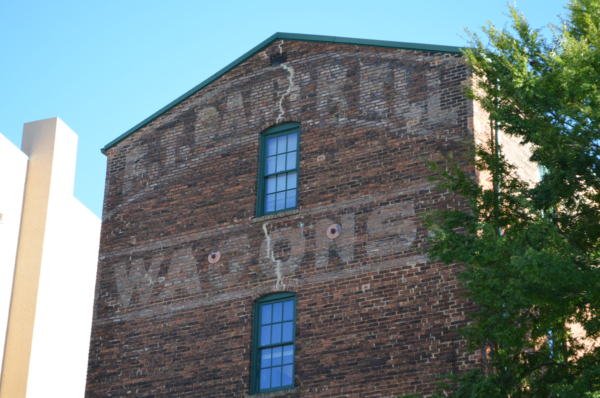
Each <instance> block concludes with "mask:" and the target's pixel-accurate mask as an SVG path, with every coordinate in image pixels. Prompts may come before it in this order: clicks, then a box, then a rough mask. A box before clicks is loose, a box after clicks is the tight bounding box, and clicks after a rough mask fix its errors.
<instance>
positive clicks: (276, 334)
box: [261, 322, 291, 344]
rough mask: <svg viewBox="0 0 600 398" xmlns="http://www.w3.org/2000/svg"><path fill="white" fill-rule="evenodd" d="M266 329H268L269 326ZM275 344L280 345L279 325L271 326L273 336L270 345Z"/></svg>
mask: <svg viewBox="0 0 600 398" xmlns="http://www.w3.org/2000/svg"><path fill="white" fill-rule="evenodd" d="M290 323H291V322H290ZM263 327H264V326H263ZM268 327H269V328H270V327H271V326H268ZM290 334H291V333H290ZM261 341H262V340H261ZM277 343H281V323H276V324H274V325H273V336H272V337H271V344H277Z"/></svg>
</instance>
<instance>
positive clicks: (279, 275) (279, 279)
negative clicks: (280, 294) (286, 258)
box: [263, 222, 285, 290]
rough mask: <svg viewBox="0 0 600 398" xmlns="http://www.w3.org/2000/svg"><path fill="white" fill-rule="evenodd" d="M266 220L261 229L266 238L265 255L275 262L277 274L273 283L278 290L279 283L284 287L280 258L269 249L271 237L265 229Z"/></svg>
mask: <svg viewBox="0 0 600 398" xmlns="http://www.w3.org/2000/svg"><path fill="white" fill-rule="evenodd" d="M268 225H269V223H268V222H266V223H264V224H263V231H265V239H267V256H266V258H268V259H269V260H271V261H273V262H274V263H275V274H277V282H276V283H275V290H279V285H281V286H283V289H282V290H284V289H285V284H284V283H283V274H282V273H281V260H276V259H275V251H271V237H270V236H269V231H267V226H268Z"/></svg>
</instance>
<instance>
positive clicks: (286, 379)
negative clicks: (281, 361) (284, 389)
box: [281, 365, 294, 386]
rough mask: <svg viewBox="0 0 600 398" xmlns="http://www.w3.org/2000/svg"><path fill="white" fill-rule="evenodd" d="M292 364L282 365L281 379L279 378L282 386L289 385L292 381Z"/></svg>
mask: <svg viewBox="0 0 600 398" xmlns="http://www.w3.org/2000/svg"><path fill="white" fill-rule="evenodd" d="M292 373H293V366H292V365H287V366H284V367H283V380H281V385H282V386H291V385H292V383H293V381H294V375H293V374H292Z"/></svg>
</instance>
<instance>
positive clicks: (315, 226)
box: [86, 33, 518, 398]
mask: <svg viewBox="0 0 600 398" xmlns="http://www.w3.org/2000/svg"><path fill="white" fill-rule="evenodd" d="M469 77H470V72H469V69H468V67H467V66H466V65H465V63H464V59H463V58H462V56H461V54H460V50H459V49H458V48H455V47H446V46H431V45H418V44H408V43H395V42H382V41H370V40H355V39H342V38H336V37H325V36H310V35H292V34H281V33H278V34H275V35H274V36H272V37H271V38H269V39H267V40H266V41H265V42H263V43H261V44H260V45H258V46H257V47H255V48H254V49H252V50H251V51H250V52H248V53H246V54H245V55H243V56H242V57H240V58H239V59H238V60H236V61H235V62H234V63H232V64H231V65H229V66H227V67H226V68H225V69H223V70H221V71H220V72H219V73H217V74H216V75H214V76H213V77H211V78H210V79H208V80H207V81H205V82H203V83H202V84H200V85H199V86H197V87H195V88H194V89H192V90H191V91H189V92H188V93H186V94H185V95H183V96H182V97H180V98H179V99H177V100H176V101H174V102H173V103H171V104H169V105H167V106H166V107H165V108H163V109H161V110H160V111H159V112H157V113H156V114H154V115H152V116H151V117H149V118H148V119H146V120H144V121H143V122H141V123H140V124H138V125H137V126H135V127H134V128H133V129H131V130H130V131H128V132H126V133H125V134H123V135H122V136H120V137H119V138H117V139H116V140H114V141H113V142H111V143H109V144H108V145H107V146H106V147H105V148H104V149H103V152H104V153H105V154H106V156H107V158H108V171H107V179H106V193H105V201H104V214H103V224H102V235H101V246H100V262H99V266H98V275H97V284H96V296H95V307H94V321H93V327H92V336H91V345H90V354H89V365H88V379H87V389H86V397H89V398H92V397H93V398H96V397H107V396H111V397H129V396H136V397H220V396H223V397H225V396H227V397H244V396H247V395H254V394H257V396H290V397H339V396H347V397H392V396H396V395H400V394H402V393H413V392H423V393H430V392H431V391H433V389H434V387H435V384H436V380H435V379H434V378H433V376H436V375H439V374H441V373H448V372H454V373H457V372H460V371H463V370H465V369H468V368H470V367H472V366H476V365H477V355H476V354H474V353H467V352H466V349H465V342H464V341H463V340H461V338H460V336H459V335H458V333H457V329H458V328H460V327H461V326H462V325H464V324H465V322H467V317H466V313H467V312H468V311H469V309H470V304H469V303H468V302H466V301H465V299H464V298H463V297H461V296H460V289H459V286H458V282H457V281H456V275H457V273H458V271H459V267H447V266H445V265H443V264H440V263H437V262H433V261H431V260H429V259H428V258H427V256H426V254H424V253H423V251H422V249H423V247H424V245H425V244H426V237H427V233H428V232H427V230H426V229H425V228H424V226H423V222H422V218H421V217H422V215H423V214H425V213H426V212H427V211H430V210H432V209H436V208H447V207H456V206H464V205H465V204H464V203H463V202H461V201H460V199H458V198H456V197H454V196H452V195H450V194H447V193H443V192H440V191H437V190H435V189H434V187H433V184H432V183H430V182H428V176H429V175H430V174H431V172H430V171H429V170H428V168H427V167H426V165H425V164H424V161H423V159H424V158H428V159H438V158H440V157H441V156H442V155H443V154H445V153H448V152H450V151H454V150H461V148H463V147H462V146H461V145H462V144H461V142H462V141H464V140H471V141H477V140H479V137H480V136H481V135H485V134H486V132H488V128H489V121H488V119H487V117H486V115H485V114H484V113H483V112H481V111H480V110H479V109H478V108H477V104H474V103H473V102H472V101H470V100H468V99H467V98H466V97H465V96H464V95H463V86H464V85H466V84H468V81H469ZM517 146H518V145H517ZM516 152H518V148H517V149H516ZM269 394H270V395H269Z"/></svg>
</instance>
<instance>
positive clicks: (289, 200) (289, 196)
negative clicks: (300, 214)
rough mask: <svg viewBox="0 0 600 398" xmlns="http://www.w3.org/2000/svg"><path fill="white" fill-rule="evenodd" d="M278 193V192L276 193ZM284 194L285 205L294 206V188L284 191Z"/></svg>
mask: <svg viewBox="0 0 600 398" xmlns="http://www.w3.org/2000/svg"><path fill="white" fill-rule="evenodd" d="M277 195H280V194H277ZM285 195H286V199H285V207H286V208H288V207H296V190H295V189H290V190H289V191H286V192H285Z"/></svg>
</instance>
